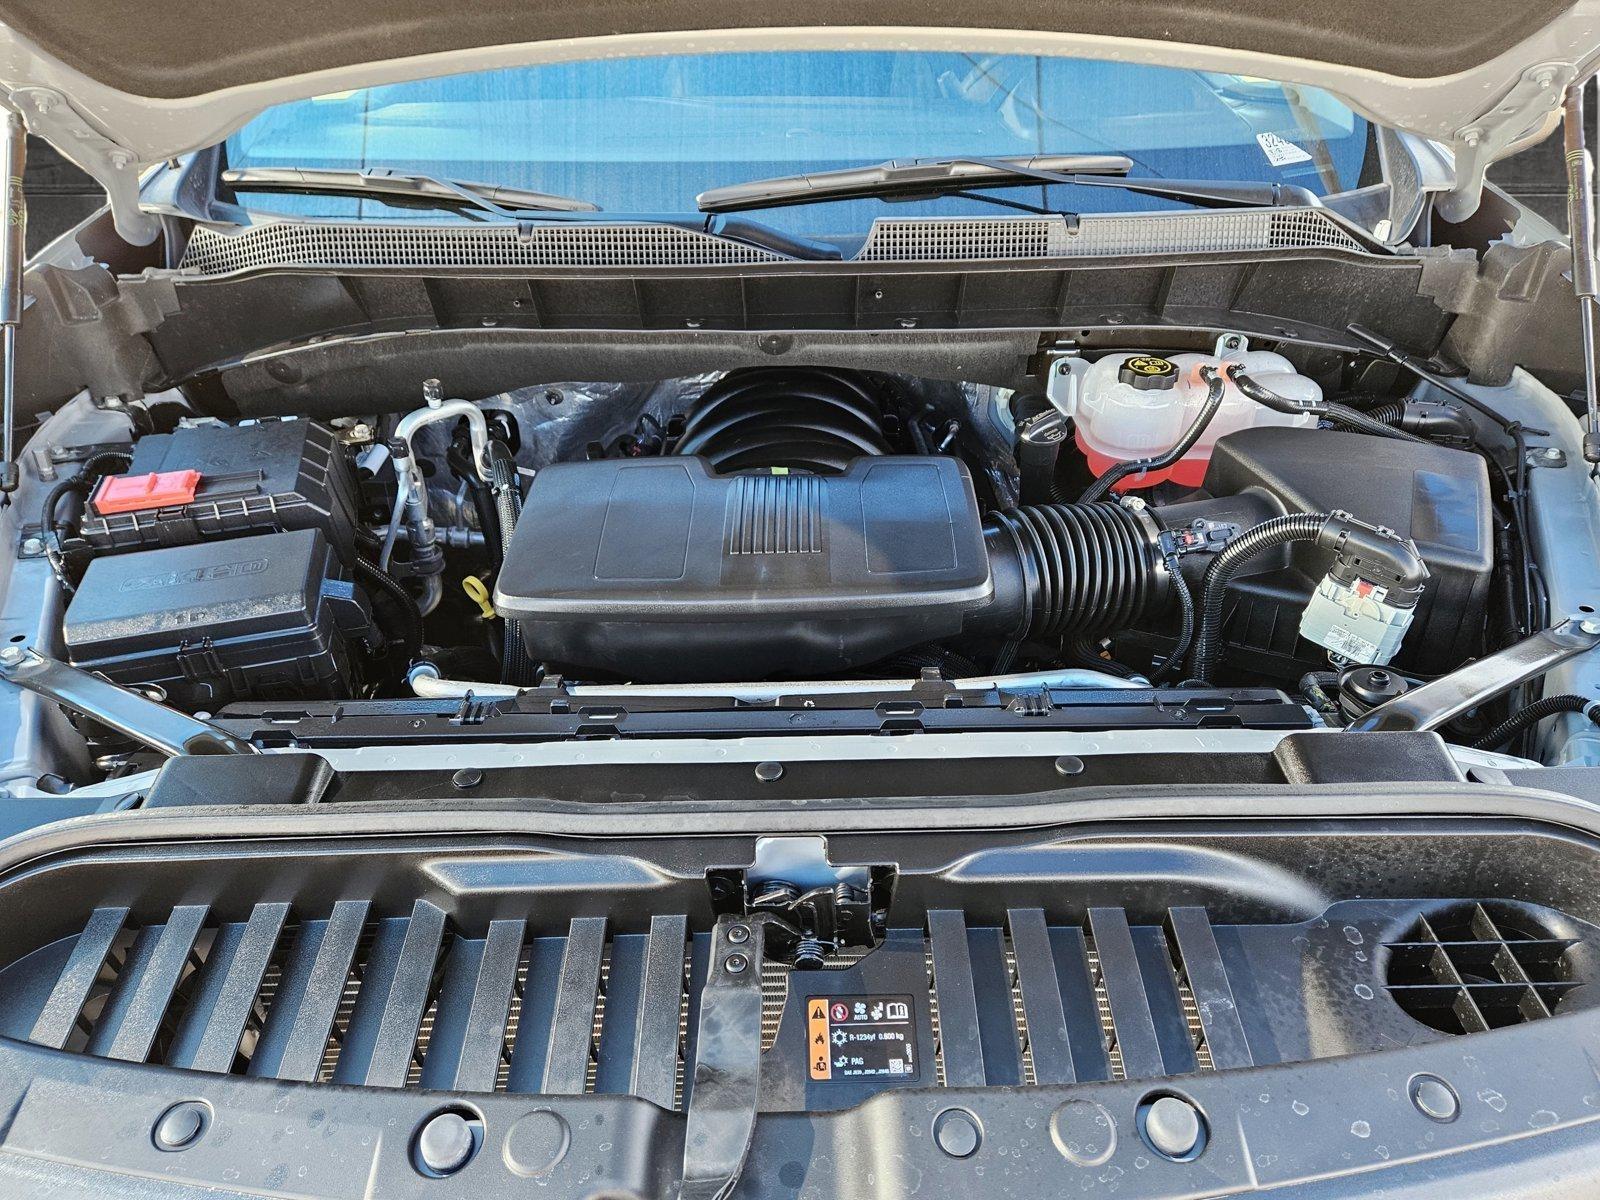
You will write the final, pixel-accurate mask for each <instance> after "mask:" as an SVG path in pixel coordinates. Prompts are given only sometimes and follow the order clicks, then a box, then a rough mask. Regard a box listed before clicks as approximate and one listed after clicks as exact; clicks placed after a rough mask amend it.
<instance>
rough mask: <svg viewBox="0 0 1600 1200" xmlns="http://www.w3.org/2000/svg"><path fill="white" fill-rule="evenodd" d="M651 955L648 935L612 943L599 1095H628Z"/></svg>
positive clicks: (627, 936)
mask: <svg viewBox="0 0 1600 1200" xmlns="http://www.w3.org/2000/svg"><path fill="white" fill-rule="evenodd" d="M649 951H650V937H649V935H648V934H643V933H626V934H619V935H617V936H616V937H614V938H612V939H611V958H610V960H609V962H608V965H607V971H606V989H605V990H606V1007H605V1014H604V1024H603V1026H602V1028H601V1031H600V1043H599V1046H598V1048H597V1051H598V1052H597V1055H596V1061H595V1074H594V1090H595V1092H596V1094H598V1095H622V1094H624V1093H626V1092H627V1091H628V1088H629V1085H630V1082H631V1077H632V1074H633V1066H634V1061H635V1058H636V1055H637V1053H638V1039H639V1017H640V1013H641V1008H640V1005H641V1002H642V1000H643V997H644V971H645V959H646V957H647V956H648V954H649ZM674 1017H676V1014H674Z"/></svg>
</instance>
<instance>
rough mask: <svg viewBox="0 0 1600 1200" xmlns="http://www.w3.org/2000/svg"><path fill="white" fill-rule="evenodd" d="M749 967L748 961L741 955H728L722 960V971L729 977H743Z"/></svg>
mask: <svg viewBox="0 0 1600 1200" xmlns="http://www.w3.org/2000/svg"><path fill="white" fill-rule="evenodd" d="M749 966H750V960H749V959H748V958H746V957H745V956H744V955H742V954H730V955H728V957H727V958H725V959H723V960H722V969H723V970H724V971H726V972H727V973H728V974H729V975H743V974H744V973H745V971H746V970H747V969H748V968H749Z"/></svg>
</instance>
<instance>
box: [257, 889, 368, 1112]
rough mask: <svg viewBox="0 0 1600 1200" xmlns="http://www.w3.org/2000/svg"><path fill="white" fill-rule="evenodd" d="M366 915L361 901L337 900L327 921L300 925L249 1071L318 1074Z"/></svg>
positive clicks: (302, 1076)
mask: <svg viewBox="0 0 1600 1200" xmlns="http://www.w3.org/2000/svg"><path fill="white" fill-rule="evenodd" d="M366 917H367V903H366V901H364V900H341V901H339V902H338V903H337V904H335V905H334V906H333V915H332V916H331V917H329V918H328V919H327V920H326V921H308V922H306V923H305V924H304V925H302V926H301V928H300V936H299V938H298V939H297V940H296V942H295V946H294V949H293V951H291V953H290V957H289V961H288V963H287V964H286V965H285V968H284V973H283V979H282V981H281V983H280V984H279V986H278V991H277V995H276V997H275V998H274V1001H273V1005H272V1008H271V1010H270V1011H269V1012H268V1013H267V1023H266V1027H265V1028H264V1029H263V1030H262V1033H261V1041H260V1043H259V1044H258V1045H257V1047H256V1052H255V1054H254V1055H253V1056H252V1057H251V1059H250V1074H252V1075H264V1076H267V1077H269V1078H272V1079H289V1080H298V1081H301V1082H308V1081H310V1080H312V1079H315V1078H316V1077H317V1072H318V1070H319V1069H320V1068H321V1066H322V1058H323V1051H324V1050H325V1048H326V1047H327V1043H328V1035H329V1033H330V1032H331V1031H332V1029H333V1020H334V1017H335V1016H337V1015H338V1012H339V1001H340V999H341V998H342V997H343V995H344V984H345V979H346V977H347V976H348V975H349V973H350V963H351V960H352V959H353V958H354V957H355V953H356V944H357V942H359V941H360V938H361V927H362V925H363V924H364V923H365V921H366Z"/></svg>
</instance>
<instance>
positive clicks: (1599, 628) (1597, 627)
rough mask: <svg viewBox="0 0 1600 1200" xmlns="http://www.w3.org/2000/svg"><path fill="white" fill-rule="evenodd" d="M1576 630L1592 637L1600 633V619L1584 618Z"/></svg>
mask: <svg viewBox="0 0 1600 1200" xmlns="http://www.w3.org/2000/svg"><path fill="white" fill-rule="evenodd" d="M1578 628H1579V629H1581V630H1583V632H1584V633H1587V634H1589V635H1590V636H1591V637H1593V636H1594V635H1595V634H1597V633H1600V617H1585V618H1584V619H1583V620H1581V621H1579V622H1578Z"/></svg>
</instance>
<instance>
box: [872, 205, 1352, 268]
mask: <svg viewBox="0 0 1600 1200" xmlns="http://www.w3.org/2000/svg"><path fill="white" fill-rule="evenodd" d="M1315 249H1325V250H1346V251H1351V252H1361V251H1363V247H1362V245H1361V244H1360V243H1359V242H1357V241H1356V239H1355V238H1353V237H1351V236H1350V234H1348V233H1346V232H1345V231H1344V230H1343V229H1341V228H1340V227H1339V225H1338V224H1337V222H1335V221H1334V220H1333V219H1332V218H1330V217H1329V216H1328V215H1327V214H1326V213H1323V212H1319V211H1317V210H1316V209H1310V208H1296V209H1276V210H1266V209H1260V210H1240V211H1237V212H1171V213H1138V214H1130V215H1125V216H1101V215H1094V214H1089V215H1085V216H1083V217H1081V218H1080V219H1079V224H1078V231H1077V232H1076V233H1073V232H1072V231H1071V229H1070V227H1069V226H1068V224H1067V222H1066V220H1065V219H1064V218H1062V217H993V218H989V217H976V218H961V219H918V218H897V219H887V220H886V219H882V218H880V219H879V220H877V221H875V222H873V226H872V233H871V235H870V236H869V237H868V238H867V243H866V245H865V246H863V247H862V249H861V253H860V254H858V255H857V256H856V258H857V260H858V261H862V262H908V261H911V262H924V261H927V262H932V261H940V262H942V261H956V260H960V259H973V258H977V259H1003V258H1086V257H1093V256H1098V255H1114V254H1185V253H1201V252H1206V251H1239V250H1315Z"/></svg>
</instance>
